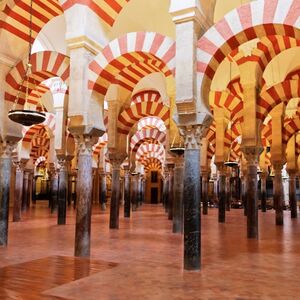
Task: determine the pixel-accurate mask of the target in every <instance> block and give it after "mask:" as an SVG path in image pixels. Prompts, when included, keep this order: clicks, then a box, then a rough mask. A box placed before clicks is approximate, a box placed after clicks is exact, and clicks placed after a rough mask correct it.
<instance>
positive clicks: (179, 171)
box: [173, 156, 184, 233]
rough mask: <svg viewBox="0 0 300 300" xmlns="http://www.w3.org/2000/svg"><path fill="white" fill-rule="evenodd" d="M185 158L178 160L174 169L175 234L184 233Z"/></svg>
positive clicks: (178, 158) (180, 157)
mask: <svg viewBox="0 0 300 300" xmlns="http://www.w3.org/2000/svg"><path fill="white" fill-rule="evenodd" d="M183 178H184V159H183V156H179V157H177V158H176V162H175V168H174V199H173V232H174V233H182V232H183V180H182V179H183Z"/></svg>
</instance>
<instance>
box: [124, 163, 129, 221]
mask: <svg viewBox="0 0 300 300" xmlns="http://www.w3.org/2000/svg"><path fill="white" fill-rule="evenodd" d="M124 169H125V178H124V185H125V187H124V217H125V218H130V171H129V167H125V168H124Z"/></svg>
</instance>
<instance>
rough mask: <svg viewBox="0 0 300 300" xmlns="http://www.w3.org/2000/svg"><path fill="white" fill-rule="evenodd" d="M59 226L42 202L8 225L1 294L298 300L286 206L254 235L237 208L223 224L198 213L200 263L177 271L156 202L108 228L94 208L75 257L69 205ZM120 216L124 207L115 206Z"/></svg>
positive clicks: (175, 238)
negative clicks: (85, 248)
mask: <svg viewBox="0 0 300 300" xmlns="http://www.w3.org/2000/svg"><path fill="white" fill-rule="evenodd" d="M67 213H68V218H67V225H64V226H57V225H56V217H55V215H50V214H49V212H48V209H47V206H46V203H44V202H40V203H38V204H37V205H36V207H32V208H31V210H30V211H29V212H27V213H26V214H23V217H22V221H21V222H20V223H12V222H11V223H10V224H9V246H8V247H7V248H0V299H1V300H2V299H30V300H35V299H78V300H82V299H84V300H93V299H95V300H99V299H100V300H106V299H109V300H118V299H126V300H129V299H130V300H135V299H136V300H140V299H149V300H150V299H151V300H152V299H153V300H155V299H161V300H168V299H172V300H173V299H178V300H179V299H220V300H223V299H239V300H242V299H272V300H273V299H300V284H299V283H300V271H299V270H300V259H299V255H300V238H299V236H300V220H299V219H298V220H291V219H290V217H289V212H288V211H286V212H285V216H284V218H285V225H284V227H276V226H275V225H274V221H275V216H274V213H273V212H272V211H268V212H267V213H265V214H262V213H260V215H259V223H260V237H259V240H258V241H256V240H247V239H246V226H245V225H246V224H245V221H246V219H245V217H244V216H243V211H242V210H239V209H235V210H233V209H232V210H231V211H230V212H229V213H228V214H227V222H226V224H218V223H217V210H216V209H210V210H209V215H208V216H204V217H203V220H202V224H203V235H202V249H203V251H202V252H203V257H202V264H203V265H202V270H201V272H185V271H183V270H182V251H183V247H182V236H181V235H175V234H172V233H171V222H170V221H168V220H167V216H166V214H165V213H164V210H163V208H162V207H161V206H160V205H157V206H155V205H144V206H143V207H142V208H139V210H138V211H137V212H134V213H133V214H132V218H131V219H130V220H125V219H124V218H123V217H121V218H120V229H119V230H109V229H108V217H109V215H108V212H104V213H103V212H101V211H100V210H99V209H98V208H97V207H94V208H93V218H92V251H91V260H89V259H74V258H73V257H72V256H73V251H74V249H73V244H74V223H75V214H74V211H73V209H68V212H67ZM120 213H121V216H122V213H123V211H122V210H121V212H120Z"/></svg>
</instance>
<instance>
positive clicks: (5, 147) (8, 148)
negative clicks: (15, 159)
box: [0, 141, 17, 158]
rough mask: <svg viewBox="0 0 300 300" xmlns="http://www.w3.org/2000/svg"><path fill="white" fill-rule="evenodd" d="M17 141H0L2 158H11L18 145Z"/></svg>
mask: <svg viewBox="0 0 300 300" xmlns="http://www.w3.org/2000/svg"><path fill="white" fill-rule="evenodd" d="M16 145H17V144H16V143H15V142H11V141H2V142H1V143H0V156H1V158H10V157H11V156H12V152H13V150H14V148H15V147H16Z"/></svg>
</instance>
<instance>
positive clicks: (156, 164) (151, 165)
mask: <svg viewBox="0 0 300 300" xmlns="http://www.w3.org/2000/svg"><path fill="white" fill-rule="evenodd" d="M143 165H144V167H145V171H146V172H149V171H151V170H159V171H160V170H161V169H162V162H161V161H160V160H159V159H157V158H153V157H151V158H148V159H145V161H144V162H143Z"/></svg>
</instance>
